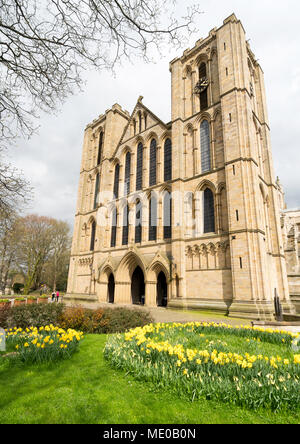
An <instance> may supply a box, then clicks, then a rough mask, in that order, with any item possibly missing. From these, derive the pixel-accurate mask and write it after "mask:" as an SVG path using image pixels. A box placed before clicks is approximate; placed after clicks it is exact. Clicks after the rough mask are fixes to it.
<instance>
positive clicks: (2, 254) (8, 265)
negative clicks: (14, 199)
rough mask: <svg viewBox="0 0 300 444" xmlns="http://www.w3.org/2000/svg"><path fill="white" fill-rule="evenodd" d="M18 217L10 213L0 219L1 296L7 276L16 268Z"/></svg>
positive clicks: (6, 282)
mask: <svg viewBox="0 0 300 444" xmlns="http://www.w3.org/2000/svg"><path fill="white" fill-rule="evenodd" d="M18 233H19V231H18V216H17V214H16V213H14V212H11V213H10V214H9V215H7V214H6V215H5V217H0V292H1V293H2V294H3V293H4V291H5V288H6V286H7V284H8V278H9V274H10V272H11V271H12V269H13V268H14V267H16V261H15V259H16V252H17V245H18Z"/></svg>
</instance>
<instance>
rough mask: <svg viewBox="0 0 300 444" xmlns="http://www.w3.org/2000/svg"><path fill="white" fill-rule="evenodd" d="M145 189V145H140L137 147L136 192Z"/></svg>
mask: <svg viewBox="0 0 300 444" xmlns="http://www.w3.org/2000/svg"><path fill="white" fill-rule="evenodd" d="M142 188H143V144H142V143H139V144H138V147H137V159H136V191H139V190H141V189H142Z"/></svg>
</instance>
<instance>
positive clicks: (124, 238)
mask: <svg viewBox="0 0 300 444" xmlns="http://www.w3.org/2000/svg"><path fill="white" fill-rule="evenodd" d="M128 219H129V207H128V205H126V206H125V207H124V210H123V232H122V245H128V228H129V226H128V222H129V221H128Z"/></svg>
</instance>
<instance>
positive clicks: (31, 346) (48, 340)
mask: <svg viewBox="0 0 300 444" xmlns="http://www.w3.org/2000/svg"><path fill="white" fill-rule="evenodd" d="M82 338H83V333H82V332H78V331H76V330H72V329H68V330H63V329H62V328H59V327H55V326H53V325H52V324H50V325H46V326H45V327H40V328H37V327H30V328H26V329H24V330H23V329H22V328H16V327H15V328H13V329H12V328H10V329H9V330H6V344H7V347H8V350H11V351H14V353H12V354H11V357H12V358H14V359H16V358H17V359H18V360H21V361H22V362H31V363H35V362H44V361H56V360H57V359H62V358H68V357H70V356H71V355H72V354H73V353H74V352H75V350H76V349H77V347H78V344H79V342H80V341H81V339H82ZM8 356H10V355H8Z"/></svg>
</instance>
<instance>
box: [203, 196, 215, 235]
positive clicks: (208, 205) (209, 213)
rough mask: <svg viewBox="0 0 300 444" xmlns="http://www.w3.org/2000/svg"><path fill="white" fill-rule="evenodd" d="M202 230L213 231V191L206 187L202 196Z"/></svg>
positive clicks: (205, 231)
mask: <svg viewBox="0 0 300 444" xmlns="http://www.w3.org/2000/svg"><path fill="white" fill-rule="evenodd" d="M203 232H204V233H214V232H215V206H214V195H213V192H212V191H211V190H210V189H209V188H206V189H205V190H204V196H203Z"/></svg>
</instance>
